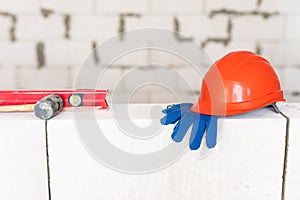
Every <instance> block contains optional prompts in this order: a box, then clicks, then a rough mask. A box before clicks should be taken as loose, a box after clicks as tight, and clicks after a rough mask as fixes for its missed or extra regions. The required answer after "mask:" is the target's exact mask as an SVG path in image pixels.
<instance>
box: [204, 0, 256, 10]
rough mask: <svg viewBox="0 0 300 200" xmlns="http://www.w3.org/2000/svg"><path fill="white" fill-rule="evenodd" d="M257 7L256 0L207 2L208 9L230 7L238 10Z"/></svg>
mask: <svg viewBox="0 0 300 200" xmlns="http://www.w3.org/2000/svg"><path fill="white" fill-rule="evenodd" d="M255 7H256V0H250V1H249V0H242V1H237V0H234V1H232V0H222V1H220V0H209V1H207V2H206V8H207V11H212V10H220V9H224V8H225V9H229V10H237V11H248V10H253V9H255Z"/></svg>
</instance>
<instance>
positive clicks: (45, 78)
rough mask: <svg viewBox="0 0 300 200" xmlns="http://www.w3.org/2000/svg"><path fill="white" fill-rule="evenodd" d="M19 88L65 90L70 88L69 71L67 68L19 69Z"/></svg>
mask: <svg viewBox="0 0 300 200" xmlns="http://www.w3.org/2000/svg"><path fill="white" fill-rule="evenodd" d="M17 77H18V83H17V86H18V88H26V89H64V88H66V87H68V86H69V85H68V84H69V81H68V77H69V76H68V69H67V68H66V67H65V68H48V67H45V68H42V69H32V68H19V69H18V70H17Z"/></svg>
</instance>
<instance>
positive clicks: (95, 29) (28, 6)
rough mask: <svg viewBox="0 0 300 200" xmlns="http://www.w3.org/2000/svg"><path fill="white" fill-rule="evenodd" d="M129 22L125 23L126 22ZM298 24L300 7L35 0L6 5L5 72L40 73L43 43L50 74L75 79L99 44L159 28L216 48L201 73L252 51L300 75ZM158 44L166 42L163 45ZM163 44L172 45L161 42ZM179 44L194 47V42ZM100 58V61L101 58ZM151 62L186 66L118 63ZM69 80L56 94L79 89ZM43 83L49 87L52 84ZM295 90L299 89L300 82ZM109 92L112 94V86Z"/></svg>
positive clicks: (152, 58) (141, 57)
mask: <svg viewBox="0 0 300 200" xmlns="http://www.w3.org/2000/svg"><path fill="white" fill-rule="evenodd" d="M42 9H43V13H42ZM222 9H225V10H223V12H220V13H217V14H216V13H215V15H214V16H212V15H211V14H212V12H213V11H220V10H222ZM46 11H48V12H49V13H50V14H49V16H48V17H44V16H43V14H45V12H46ZM274 13H277V14H276V15H271V16H270V17H269V18H267V19H264V18H263V16H262V15H263V14H274ZM66 15H68V16H69V17H70V18H69V19H70V20H69V27H67V24H66V21H65V16H66ZM122 15H123V16H125V17H124V20H123V21H122V20H121V16H122ZM11 16H15V17H16V18H15V19H16V23H15V26H12V18H11ZM299 16H300V3H298V1H296V0H287V1H284V0H275V1H273V0H261V1H258V0H250V1H249V0H247V1H246V0H242V1H237V0H222V1H221V0H185V1H184V0H164V1H158V0H140V1H134V0H112V1H104V0H86V1H83V0H63V1H58V0H41V1H38V0H29V1H26V3H25V2H23V1H20V0H11V1H4V0H0V24H1V26H0V66H2V67H4V68H5V70H6V71H5V74H8V76H7V77H10V76H12V75H13V74H14V73H17V72H16V71H17V70H16V67H20V68H22V69H23V71H26V68H30V70H31V71H30V70H29V71H30V72H28V73H32V72H33V71H36V73H40V72H39V69H38V68H37V67H38V59H37V49H36V47H37V44H38V42H40V43H42V44H44V49H43V51H41V52H40V53H42V54H43V55H44V57H45V68H47V69H52V70H53V71H54V70H56V69H57V70H58V73H60V71H59V70H63V71H68V70H69V69H72V68H76V67H79V66H80V65H81V64H82V63H83V61H84V60H85V59H86V58H87V57H88V56H89V54H90V53H91V49H92V45H93V43H96V44H98V45H99V44H101V43H102V42H104V41H106V40H107V39H109V38H111V37H112V36H117V34H118V32H119V31H129V30H134V29H138V28H149V27H155V28H163V29H164V28H165V29H169V30H174V29H175V28H176V29H177V30H179V31H180V32H181V33H182V34H183V35H185V36H187V37H191V38H193V42H195V44H196V45H198V46H199V48H200V46H201V45H202V44H203V42H205V41H207V40H210V41H208V42H207V43H205V47H204V49H205V51H206V52H207V53H208V56H209V57H210V58H211V59H207V58H205V57H201V55H200V54H199V57H201V58H200V59H199V60H201V63H199V65H203V66H201V67H207V65H209V64H211V63H212V61H214V60H216V59H218V58H220V57H221V56H223V55H225V54H226V53H228V52H229V51H233V50H252V51H258V52H260V53H261V54H262V55H263V56H265V57H266V58H267V59H268V60H270V61H271V63H272V64H273V65H274V67H276V68H277V69H278V68H280V69H284V68H290V67H291V68H295V67H297V66H299V65H300V57H299V55H298V52H299V51H300V49H299V46H300V45H299V43H300V36H299V35H300V26H299V24H300V17H299ZM175 19H177V22H176V21H175ZM229 21H231V29H230V26H229V25H230V24H229ZM122 23H123V24H122ZM176 23H177V27H176ZM66 31H68V32H66ZM66 33H68V36H69V37H68V38H67V37H66V36H65V34H66ZM174 36H175V35H174ZM13 38H15V40H14V41H12V39H13ZM175 38H176V37H175ZM119 39H120V45H123V44H124V43H122V41H125V40H126V37H124V38H122V37H119ZM121 39H123V40H121ZM136 39H140V38H136ZM157 39H158V40H160V38H159V37H158V38H157ZM222 40H223V42H225V41H226V40H228V44H227V45H224V43H222ZM161 42H165V41H163V39H162V40H161ZM178 42H179V43H180V44H188V42H187V41H182V40H178ZM146 43H147V42H146ZM146 43H145V44H146ZM120 47H121V46H120ZM97 55H98V57H99V58H100V60H101V52H98V54H97ZM93 59H94V58H93V55H91V60H92V61H93ZM149 62H155V63H159V64H166V65H169V66H172V67H181V66H186V63H185V62H184V61H182V59H178V58H176V57H174V56H172V55H170V54H166V53H161V52H157V51H153V52H152V51H147V52H139V53H134V54H130V55H127V56H125V57H123V58H121V59H119V60H118V61H117V62H116V63H115V67H124V66H126V67H128V66H136V65H143V64H147V63H149ZM91 65H95V63H91ZM7 66H11V67H7ZM9 70H12V71H10V72H9ZM71 71H72V70H71ZM120 71H122V69H120ZM3 73H4V71H3ZM62 74H65V75H66V76H67V77H65V80H68V82H67V83H63V84H58V85H56V86H62V87H66V86H68V87H69V86H70V85H72V75H70V74H68V73H62ZM283 74H284V73H282V75H281V76H284V75H283ZM21 76H22V75H21ZM61 76H62V75H61ZM14 77H17V78H16V80H15V83H17V82H18V81H19V80H18V79H19V76H18V75H15V76H14ZM49 77H50V76H49ZM44 78H45V79H47V76H45V77H44ZM25 80H28V81H29V84H28V86H33V84H32V83H31V81H30V80H29V79H27V78H24V79H22V81H21V82H22V85H24V86H25V85H26V83H25V82H24V81H25ZM44 82H45V83H47V82H51V81H47V80H45V81H44ZM195 82H198V80H196V81H195ZM15 83H12V81H11V80H8V79H4V80H3V81H1V82H0V88H5V87H7V88H11V87H12V86H13V85H15V86H16V87H18V84H15ZM23 83H24V84H23ZM296 83H297V84H296ZM293 84H295V86H293V88H294V89H296V88H297V85H299V82H293ZM63 85H65V86H63ZM106 85H107V84H106ZM283 86H284V87H285V84H283ZM45 87H46V86H45ZM49 87H50V86H48V88H49ZM107 87H108V88H110V86H109V85H107ZM186 93H189V91H186ZM150 96H151V94H150ZM143 99H149V98H148V97H147V98H146V97H145V98H144V97H143ZM299 100H300V98H299Z"/></svg>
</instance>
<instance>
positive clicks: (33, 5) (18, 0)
mask: <svg viewBox="0 0 300 200" xmlns="http://www.w3.org/2000/svg"><path fill="white" fill-rule="evenodd" d="M39 6H40V1H39V0H29V1H22V0H11V1H5V0H1V1H0V8H1V11H4V12H11V13H12V14H28V13H30V14H32V13H34V14H36V13H38V10H39Z"/></svg>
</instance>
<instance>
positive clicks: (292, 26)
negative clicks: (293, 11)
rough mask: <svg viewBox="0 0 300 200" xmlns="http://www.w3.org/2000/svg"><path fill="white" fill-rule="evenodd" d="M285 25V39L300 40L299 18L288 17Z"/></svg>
mask: <svg viewBox="0 0 300 200" xmlns="http://www.w3.org/2000/svg"><path fill="white" fill-rule="evenodd" d="M286 23H287V25H286V37H287V39H290V40H298V41H299V40H300V36H299V35H300V25H299V24H300V16H293V15H292V16H288V17H287V22H286Z"/></svg>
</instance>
